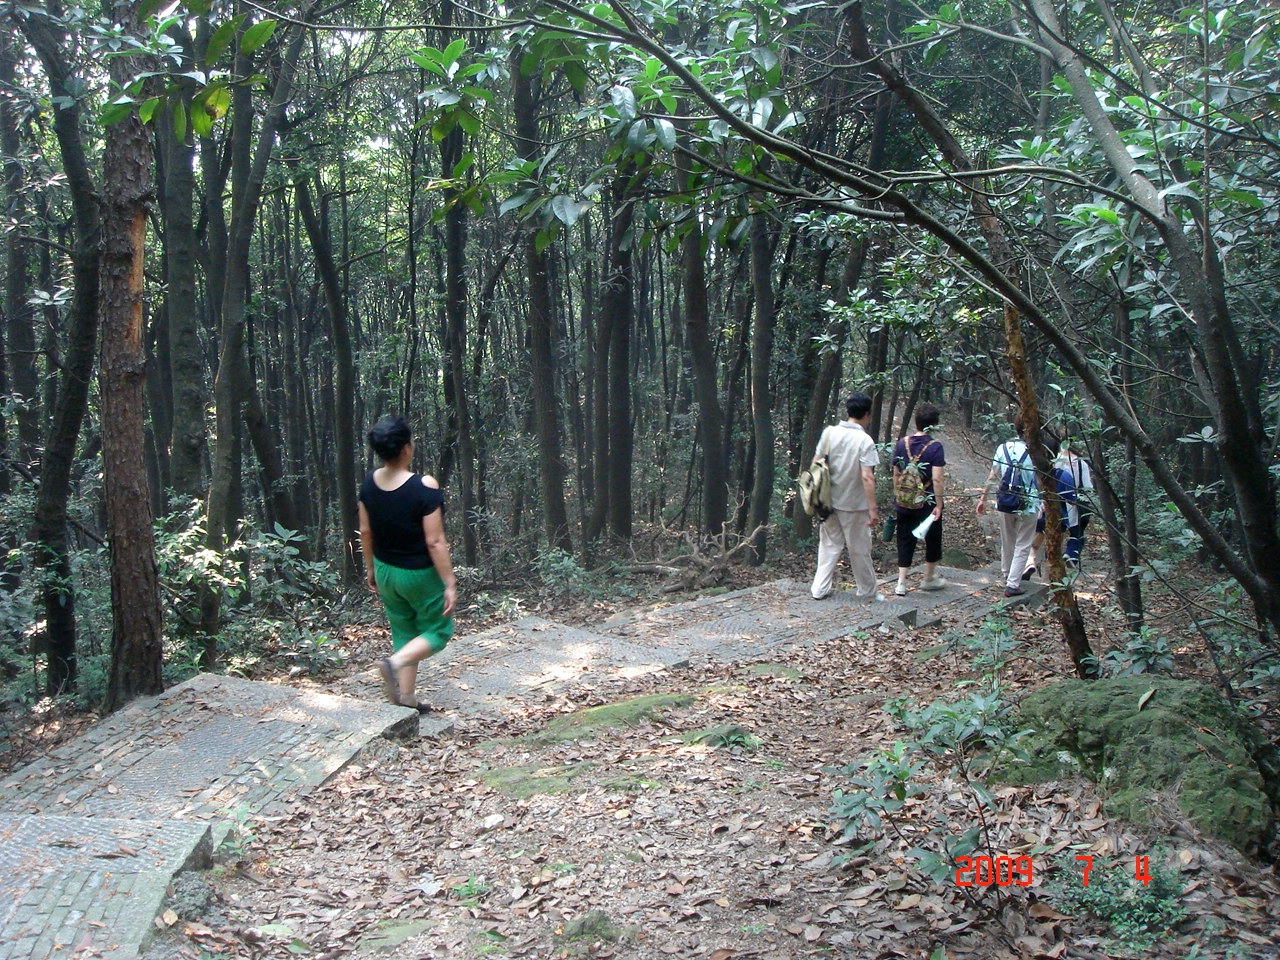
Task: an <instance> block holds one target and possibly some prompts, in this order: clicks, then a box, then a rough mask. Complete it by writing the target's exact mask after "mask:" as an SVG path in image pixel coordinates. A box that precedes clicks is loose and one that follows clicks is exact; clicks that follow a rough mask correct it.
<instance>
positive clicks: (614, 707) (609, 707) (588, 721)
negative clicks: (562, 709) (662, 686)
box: [526, 693, 693, 744]
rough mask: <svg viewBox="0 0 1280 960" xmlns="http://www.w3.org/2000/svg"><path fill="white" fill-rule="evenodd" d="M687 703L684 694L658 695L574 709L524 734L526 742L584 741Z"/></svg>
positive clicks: (690, 701) (690, 698)
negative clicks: (597, 734) (596, 733)
mask: <svg viewBox="0 0 1280 960" xmlns="http://www.w3.org/2000/svg"><path fill="white" fill-rule="evenodd" d="M691 703H693V697H691V696H687V695H686V694H661V693H657V694H651V695H649V696H646V697H634V698H632V699H630V700H620V701H618V702H617V703H606V704H603V705H602V706H599V707H588V708H587V709H585V710H575V711H574V712H573V713H566V714H564V715H563V716H559V717H556V718H555V719H554V720H552V721H551V722H550V723H548V724H547V725H546V726H545V727H543V728H542V729H541V730H538V731H537V732H535V733H532V734H529V735H527V737H526V739H527V740H529V741H530V742H532V743H535V744H548V743H562V742H564V741H566V740H581V739H587V738H590V737H591V736H593V735H594V734H595V731H597V730H606V729H613V728H616V727H633V726H636V725H637V724H639V723H640V722H642V721H644V720H650V719H652V718H653V717H654V715H655V714H657V713H658V712H659V711H661V710H672V709H675V708H677V707H687V706H689V704H691Z"/></svg>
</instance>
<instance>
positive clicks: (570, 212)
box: [551, 193, 578, 227]
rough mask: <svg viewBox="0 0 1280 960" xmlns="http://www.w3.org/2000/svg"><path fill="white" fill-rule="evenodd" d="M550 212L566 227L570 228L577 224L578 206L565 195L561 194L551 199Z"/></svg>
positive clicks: (571, 198)
mask: <svg viewBox="0 0 1280 960" xmlns="http://www.w3.org/2000/svg"><path fill="white" fill-rule="evenodd" d="M551 212H552V213H553V214H555V218H556V219H557V220H559V221H560V222H561V223H563V224H564V225H565V226H566V227H572V226H573V225H574V224H575V223H577V222H578V205H577V203H575V202H574V199H573V197H570V196H568V195H566V194H563V193H562V194H559V195H557V196H554V197H552V198H551Z"/></svg>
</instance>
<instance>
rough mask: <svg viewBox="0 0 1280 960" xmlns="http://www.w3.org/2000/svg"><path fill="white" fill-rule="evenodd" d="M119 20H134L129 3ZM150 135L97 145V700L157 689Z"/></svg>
mask: <svg viewBox="0 0 1280 960" xmlns="http://www.w3.org/2000/svg"><path fill="white" fill-rule="evenodd" d="M127 17H128V19H127V20H126V21H125V23H126V30H127V31H128V32H130V33H135V32H136V30H137V21H136V15H135V14H134V13H133V12H132V11H129V12H128V14H127ZM132 70H133V66H132V64H131V62H130V61H127V60H122V59H118V58H117V59H116V60H113V61H112V62H111V75H112V79H113V80H114V81H115V82H116V83H117V84H119V85H121V86H123V85H125V84H127V83H128V82H129V81H130V80H131V79H132ZM151 160H152V153H151V139H150V136H149V134H148V131H147V128H146V127H145V126H143V124H142V121H141V120H139V119H138V117H137V115H136V114H134V115H130V116H129V117H127V118H126V119H124V120H121V121H119V122H117V123H114V124H112V125H111V126H109V127H107V138H106V149H105V150H104V152H103V203H102V241H103V243H102V260H101V263H102V268H101V275H100V278H99V283H100V287H99V290H100V293H99V305H100V310H101V317H102V361H101V367H100V370H99V374H98V381H99V385H100V389H101V396H102V465H103V488H104V492H105V499H106V506H107V541H108V543H109V545H110V550H111V671H110V675H109V678H108V682H107V699H106V708H107V709H108V710H116V709H118V708H119V707H121V706H123V705H124V704H125V703H127V702H128V701H129V700H132V699H133V698H134V697H137V696H141V695H144V694H153V693H159V692H160V691H161V690H163V689H164V681H163V679H162V677H161V663H162V660H163V651H164V646H163V638H162V625H163V617H162V614H161V610H160V582H159V575H158V572H157V570H156V555H155V541H154V535H153V531H152V515H151V494H150V491H149V490H148V488H147V475H146V471H145V469H144V457H143V449H144V446H145V434H144V428H143V417H144V413H145V410H146V405H145V375H146V350H145V347H144V341H143V334H144V327H145V314H144V310H143V305H144V296H145V290H144V286H145V285H144V280H143V264H144V262H145V259H146V237H147V213H148V208H149V206H150V204H151V201H152V199H153V194H152V178H151Z"/></svg>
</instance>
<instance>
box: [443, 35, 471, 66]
mask: <svg viewBox="0 0 1280 960" xmlns="http://www.w3.org/2000/svg"><path fill="white" fill-rule="evenodd" d="M466 49H467V41H466V40H464V39H462V38H458V39H457V40H455V41H453V43H451V44H449V45H448V46H447V47H445V48H444V54H443V55H442V56H441V57H440V62H441V63H442V64H444V66H446V67H449V66H452V65H453V64H455V63H457V62H458V58H459V57H460V56H462V52H463V51H464V50H466Z"/></svg>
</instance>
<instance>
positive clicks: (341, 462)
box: [280, 175, 360, 585]
mask: <svg viewBox="0 0 1280 960" xmlns="http://www.w3.org/2000/svg"><path fill="white" fill-rule="evenodd" d="M318 181H319V176H318V175H317V189H319V185H318ZM294 192H295V193H296V194H297V197H298V212H299V213H300V214H301V215H302V222H303V224H304V225H305V227H306V230H307V237H308V238H309V239H310V240H311V251H312V253H313V254H314V255H315V258H316V272H317V273H318V274H319V275H320V284H321V286H322V287H323V288H324V298H325V304H326V306H327V308H328V311H329V335H330V337H331V338H332V343H333V364H334V411H335V421H336V422H335V423H334V440H335V445H336V448H337V450H336V452H337V460H338V463H337V467H336V470H335V476H336V478H337V496H338V506H337V516H338V518H339V521H338V522H339V524H340V529H341V531H342V542H343V551H342V556H343V561H342V570H343V579H344V581H345V582H346V583H347V584H348V585H350V584H353V583H356V582H358V580H359V578H360V571H359V570H358V568H357V566H356V557H357V556H359V555H360V551H359V547H358V542H357V537H358V530H357V529H356V528H357V524H356V453H355V420H356V411H355V379H356V370H355V359H354V357H353V354H352V349H351V324H350V321H349V319H348V317H347V297H346V296H345V291H344V290H343V289H342V276H341V274H340V273H339V271H338V264H337V261H336V260H335V259H334V256H333V241H332V239H331V238H330V236H329V225H328V217H327V216H325V215H324V214H323V213H317V211H316V208H315V204H314V203H313V202H312V199H311V189H310V186H309V184H308V183H307V178H306V176H305V175H304V176H299V177H298V178H297V179H296V180H295V181H294ZM280 486H281V488H283V486H284V485H283V484H280ZM289 500H290V502H292V497H289Z"/></svg>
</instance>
